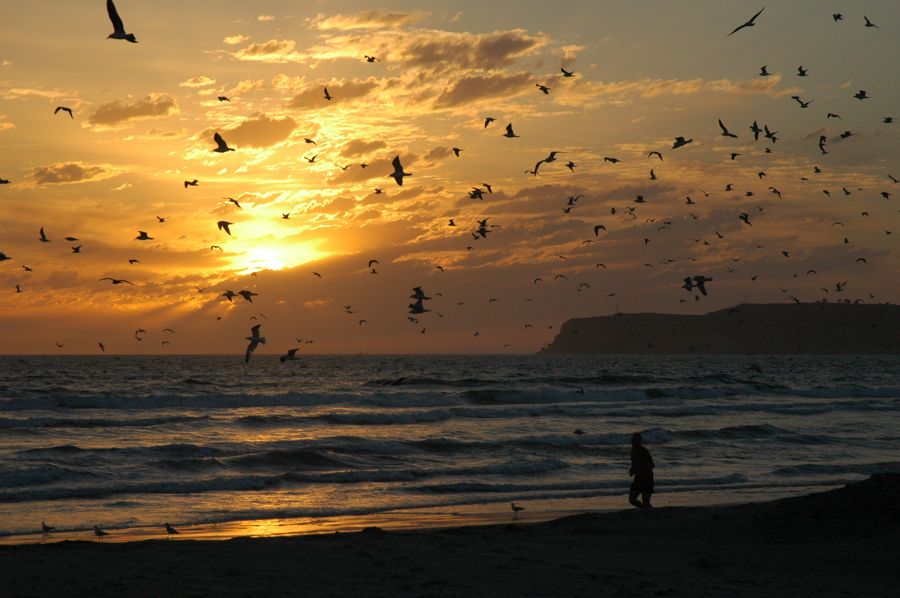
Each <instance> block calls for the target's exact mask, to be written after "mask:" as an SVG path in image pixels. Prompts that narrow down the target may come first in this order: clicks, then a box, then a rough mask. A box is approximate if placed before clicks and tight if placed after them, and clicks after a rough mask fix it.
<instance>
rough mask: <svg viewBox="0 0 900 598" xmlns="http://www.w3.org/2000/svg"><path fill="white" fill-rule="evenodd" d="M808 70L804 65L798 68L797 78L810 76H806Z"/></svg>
mask: <svg viewBox="0 0 900 598" xmlns="http://www.w3.org/2000/svg"><path fill="white" fill-rule="evenodd" d="M807 70H808V69H805V68H803V65H802V64H801V65H800V66H798V67H797V76H798V77H807V76H808V75H807V74H806V71H807Z"/></svg>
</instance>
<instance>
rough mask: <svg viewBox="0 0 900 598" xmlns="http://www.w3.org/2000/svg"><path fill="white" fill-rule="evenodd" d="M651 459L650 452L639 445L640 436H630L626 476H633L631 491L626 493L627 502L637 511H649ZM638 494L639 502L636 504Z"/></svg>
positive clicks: (651, 491) (651, 483)
mask: <svg viewBox="0 0 900 598" xmlns="http://www.w3.org/2000/svg"><path fill="white" fill-rule="evenodd" d="M653 467H654V465H653V457H651V456H650V451H648V450H647V448H646V447H645V446H644V445H642V444H641V435H640V434H637V433H635V434H632V435H631V469H630V470H629V471H628V475H631V476H634V480H633V481H632V482H631V491H630V492H629V493H628V502H630V503H631V504H633V505H634V506H636V507H637V508H639V509H650V508H652V507H653V505H651V504H650V497H651V496H652V495H653ZM638 494H640V495H641V500H640V502H638V499H637V497H638Z"/></svg>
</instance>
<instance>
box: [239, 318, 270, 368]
mask: <svg viewBox="0 0 900 598" xmlns="http://www.w3.org/2000/svg"><path fill="white" fill-rule="evenodd" d="M260 326H262V324H257V325H256V326H254V327H253V328H251V329H250V336H248V337H247V340H248V341H250V344H248V345H247V352H246V353H244V363H249V362H250V355H251V354H252V353H253V352H254V351H255V350H256V347H258V346H259V344H260V343H262V344H264V345H265V344H266V337H264V336H260V335H259V327H260Z"/></svg>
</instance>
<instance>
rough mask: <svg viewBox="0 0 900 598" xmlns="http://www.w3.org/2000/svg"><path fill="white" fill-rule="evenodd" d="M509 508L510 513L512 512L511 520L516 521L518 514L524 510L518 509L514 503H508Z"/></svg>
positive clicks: (522, 508) (523, 508)
mask: <svg viewBox="0 0 900 598" xmlns="http://www.w3.org/2000/svg"><path fill="white" fill-rule="evenodd" d="M509 506H510V508H511V509H512V512H513V519H518V518H519V513H520V512H521V511H524V510H525V507H520V506H519V505H517V504H516V503H514V502H511V503H509Z"/></svg>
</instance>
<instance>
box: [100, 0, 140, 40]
mask: <svg viewBox="0 0 900 598" xmlns="http://www.w3.org/2000/svg"><path fill="white" fill-rule="evenodd" d="M106 12H107V13H108V14H109V20H110V21H111V22H112V26H113V32H112V33H110V34H109V35H107V36H106V39H124V40H125V41H129V42H131V43H133V44H136V43H137V39H135V37H134V34H133V33H125V24H124V23H122V17H120V16H119V11H117V10H116V5H115V4H114V3H113V0H106Z"/></svg>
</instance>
